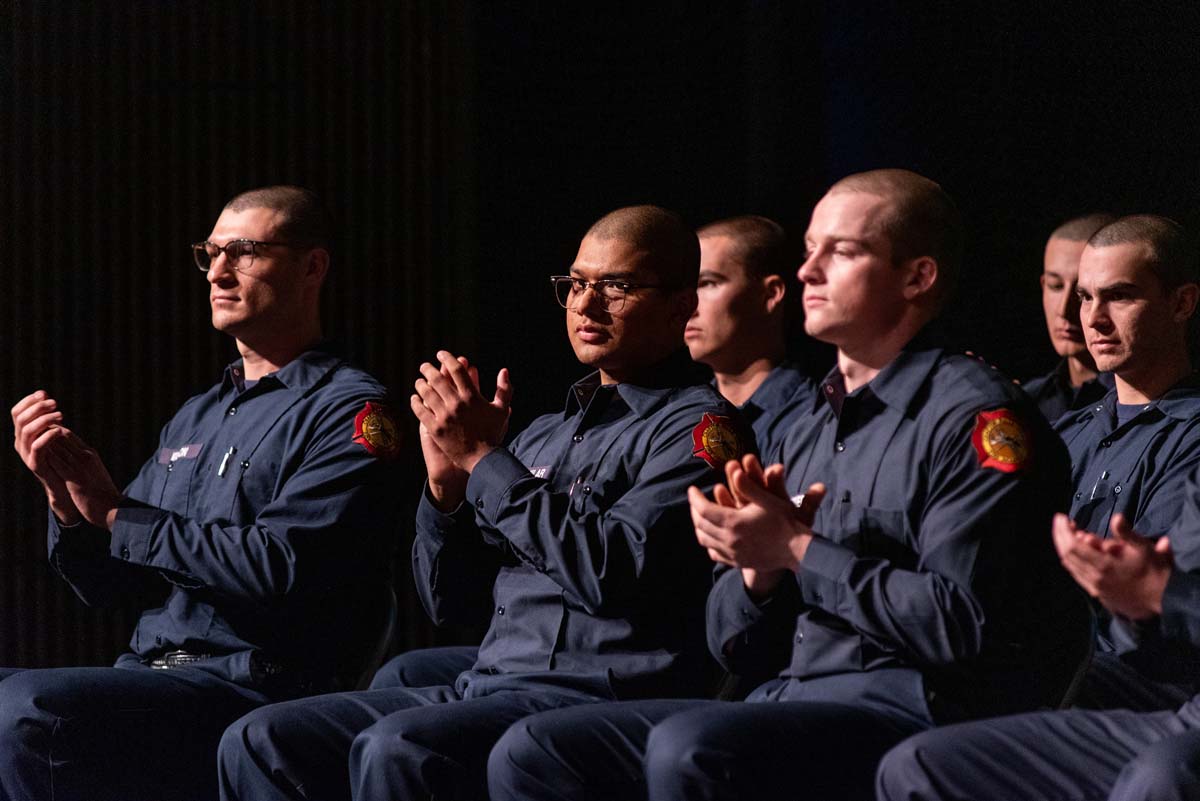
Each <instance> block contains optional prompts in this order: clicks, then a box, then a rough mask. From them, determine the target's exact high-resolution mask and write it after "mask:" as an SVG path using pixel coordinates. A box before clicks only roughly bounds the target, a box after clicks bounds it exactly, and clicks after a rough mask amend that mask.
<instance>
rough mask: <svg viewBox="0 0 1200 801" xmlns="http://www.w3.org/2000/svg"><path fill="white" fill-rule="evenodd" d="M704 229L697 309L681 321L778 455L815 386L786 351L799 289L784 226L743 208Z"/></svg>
mask: <svg viewBox="0 0 1200 801" xmlns="http://www.w3.org/2000/svg"><path fill="white" fill-rule="evenodd" d="M696 234H697V236H699V237H700V281H699V284H698V285H697V291H696V294H697V298H698V300H697V304H696V312H695V313H694V314H693V315H692V319H691V320H689V321H688V324H687V328H686V329H684V332H683V338H684V340H685V341H686V342H687V346H688V351H689V352H690V353H691V355H692V359H693V360H695V361H697V362H700V363H701V364H706V365H708V366H709V367H711V368H712V371H713V377H714V380H715V382H716V385H717V390H718V391H719V392H720V393H721V394H722V395H723V396H724V397H725V398H726V399H727V400H729V401H730V402H732V403H733V404H735V405H736V406H737V407H738V409H739V411H740V412H741V414H742V419H743V420H744V421H745V422H746V423H747V424H749V425H750V426H751V427H752V428H753V430H754V441H755V442H756V443H757V444H758V450H759V452H760V453H761V454H763V455H764V457H768V456H771V455H773V454H774V453H775V452H776V450H777V449H778V446H779V442H780V440H781V439H782V438H783V436H784V435H785V434H786V433H787V430H788V428H789V426H790V423H791V419H792V417H793V416H794V415H795V413H796V411H797V409H798V408H799V407H800V406H802V405H804V404H806V403H811V401H812V400H813V398H814V397H815V396H816V386H815V384H814V383H813V381H812V379H810V378H809V377H808V376H807V375H805V374H804V372H803V371H802V370H801V369H800V366H799V365H798V364H796V363H794V362H791V361H789V360H788V359H787V349H788V341H787V336H788V323H789V314H788V309H789V306H794V305H796V304H794V303H793V298H792V297H791V296H792V295H793V294H796V292H795V290H796V289H798V287H797V286H795V281H789V277H790V274H791V273H792V271H793V270H794V269H795V263H794V262H793V261H792V259H791V253H790V251H789V248H788V242H787V234H786V233H784V230H783V228H781V227H780V226H779V224H778V223H776V222H774V221H773V220H768V219H767V218H765V217H757V216H749V215H748V216H743V217H732V218H729V219H726V220H717V221H716V222H712V223H709V224H708V225H705V226H704V227H703V228H701V229H700V230H699V231H697V232H696Z"/></svg>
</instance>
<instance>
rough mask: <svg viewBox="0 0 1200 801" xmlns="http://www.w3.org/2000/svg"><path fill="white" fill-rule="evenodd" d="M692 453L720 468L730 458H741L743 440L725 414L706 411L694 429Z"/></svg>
mask: <svg viewBox="0 0 1200 801" xmlns="http://www.w3.org/2000/svg"><path fill="white" fill-rule="evenodd" d="M692 455H693V456H699V457H700V458H701V459H703V460H704V461H706V462H708V463H709V465H711V466H712V467H716V468H718V469H719V468H722V467H724V466H725V463H726V462H728V461H729V460H730V459H740V458H741V457H742V440H741V438H740V437H738V435H737V431H736V430H735V429H734V426H733V422H732V421H731V420H730V419H729V418H728V417H725V416H723V415H719V414H709V413H707V412H706V413H705V414H704V416H703V417H701V418H700V422H699V423H697V424H696V427H695V428H693V429H692Z"/></svg>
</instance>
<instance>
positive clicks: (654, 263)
mask: <svg viewBox="0 0 1200 801" xmlns="http://www.w3.org/2000/svg"><path fill="white" fill-rule="evenodd" d="M584 238H585V239H587V238H591V239H597V240H607V239H619V240H621V241H623V242H628V243H630V244H631V245H634V246H635V247H636V248H637V249H638V250H643V251H645V252H646V253H647V254H649V259H648V260H647V262H646V266H648V267H649V268H650V269H651V270H653V271H654V273H655V274H656V275H658V277H659V278H660V279H661V280H662V281H663V283H665V284H667V285H668V286H671V287H695V285H696V280H697V279H698V278H699V276H700V240H698V239H697V238H696V234H695V232H693V231H692V229H691V228H689V227H688V226H687V224H686V223H684V221H683V218H682V217H680V216H679V215H678V214H676V213H675V212H673V211H667V210H666V209H663V208H659V207H658V206H626V207H625V208H622V209H617V210H616V211H612V212H609V213H608V214H605V215H604V216H603V217H601V218H600V219H599V220H597V221H596V222H595V223H594V224H593V225H592V227H591V228H589V229H588V232H587V234H586V236H585V237H584Z"/></svg>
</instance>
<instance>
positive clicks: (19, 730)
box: [0, 671, 62, 754]
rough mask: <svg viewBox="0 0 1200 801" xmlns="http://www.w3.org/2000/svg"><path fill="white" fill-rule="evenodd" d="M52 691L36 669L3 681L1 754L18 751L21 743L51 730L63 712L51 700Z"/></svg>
mask: <svg viewBox="0 0 1200 801" xmlns="http://www.w3.org/2000/svg"><path fill="white" fill-rule="evenodd" d="M52 694H53V689H52V688H51V687H49V686H48V685H47V683H46V681H45V680H44V677H43V676H40V675H38V674H37V672H35V671H25V672H23V673H19V674H15V675H13V676H11V677H9V678H7V679H5V680H4V681H0V753H2V754H12V753H15V750H14V749H16V748H17V747H18V746H19V745H20V744H21V743H25V742H27V741H29V740H31V739H34V738H37V737H41V736H44V735H46V734H48V733H49V731H50V730H51V729H52V727H53V725H54V722H55V720H57V719H58V718H59V716H60V715H61V714H62V710H59V709H57V708H56V707H57V705H56V704H54V703H53V702H52V701H51V696H52Z"/></svg>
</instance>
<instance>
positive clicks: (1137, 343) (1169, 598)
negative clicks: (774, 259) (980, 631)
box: [879, 215, 1200, 801]
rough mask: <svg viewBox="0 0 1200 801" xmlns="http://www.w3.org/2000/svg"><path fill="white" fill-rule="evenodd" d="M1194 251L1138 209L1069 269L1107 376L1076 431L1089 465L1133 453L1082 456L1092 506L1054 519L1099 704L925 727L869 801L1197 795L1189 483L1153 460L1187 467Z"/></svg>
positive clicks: (1199, 534)
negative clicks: (1086, 597)
mask: <svg viewBox="0 0 1200 801" xmlns="http://www.w3.org/2000/svg"><path fill="white" fill-rule="evenodd" d="M1196 259H1197V250H1196V247H1195V243H1194V241H1193V240H1192V239H1191V237H1190V236H1188V235H1187V234H1185V232H1184V231H1183V230H1182V229H1181V228H1179V226H1177V225H1175V224H1174V223H1173V222H1171V221H1169V220H1166V219H1164V218H1161V217H1153V216H1148V215H1143V216H1137V217H1126V218H1123V219H1121V220H1118V221H1117V222H1116V223H1113V224H1112V225H1109V226H1107V227H1105V228H1104V229H1102V230H1100V231H1099V232H1097V233H1096V234H1095V235H1094V236H1093V237H1092V239H1091V240H1090V241H1089V243H1088V248H1087V250H1086V251H1085V252H1084V257H1083V261H1082V262H1081V265H1080V286H1079V292H1080V297H1081V300H1082V318H1083V320H1084V325H1085V327H1086V328H1087V331H1088V345H1089V347H1090V348H1091V350H1092V353H1093V354H1094V355H1095V357H1096V363H1097V366H1099V367H1101V369H1111V370H1112V372H1113V373H1114V375H1115V376H1116V381H1117V386H1116V390H1115V392H1114V393H1111V394H1110V396H1109V397H1107V398H1106V399H1105V402H1104V403H1102V404H1098V406H1097V408H1096V410H1095V412H1096V414H1095V416H1094V417H1091V416H1089V415H1086V414H1084V415H1083V416H1082V417H1081V419H1080V421H1079V423H1078V427H1080V428H1083V431H1082V432H1081V434H1080V436H1086V435H1087V431H1088V429H1098V431H1097V436H1101V437H1103V438H1102V439H1101V440H1100V442H1099V444H1098V446H1097V448H1096V452H1095V454H1094V458H1095V459H1096V460H1097V461H1100V460H1102V459H1103V458H1104V457H1106V454H1107V452H1108V450H1109V449H1111V448H1119V447H1121V443H1120V440H1121V438H1122V437H1129V438H1130V439H1132V440H1133V443H1134V446H1133V447H1129V446H1125V450H1127V451H1130V452H1131V455H1130V456H1126V458H1124V459H1120V458H1118V459H1116V460H1114V462H1113V464H1111V465H1107V464H1094V465H1089V467H1090V470H1091V473H1092V474H1093V475H1091V477H1090V478H1091V479H1095V480H1096V481H1097V484H1096V486H1095V487H1094V488H1093V489H1092V490H1089V489H1088V488H1087V487H1086V486H1083V487H1081V490H1082V494H1083V495H1084V498H1083V500H1086V498H1087V496H1088V494H1090V493H1091V492H1092V491H1094V492H1095V494H1096V496H1097V499H1096V504H1095V505H1096V507H1098V508H1095V509H1089V508H1087V507H1086V505H1085V506H1084V507H1083V508H1082V509H1077V508H1076V507H1077V506H1079V502H1078V501H1077V503H1076V504H1075V505H1074V506H1073V509H1072V511H1073V513H1074V516H1075V519H1074V520H1072V519H1071V518H1068V517H1067V516H1065V515H1059V516H1058V517H1057V518H1056V519H1055V524H1054V541H1055V545H1056V546H1057V548H1058V552H1059V555H1060V558H1061V559H1062V562H1063V564H1064V565H1065V566H1066V568H1067V570H1068V571H1070V573H1071V574H1072V576H1074V577H1075V580H1076V581H1077V582H1078V583H1079V584H1080V586H1082V587H1083V588H1084V589H1085V590H1086V591H1087V592H1088V593H1089V594H1090V595H1092V596H1093V597H1094V598H1096V599H1097V601H1098V602H1099V603H1100V604H1101V605H1102V606H1103V608H1104V610H1105V613H1106V614H1105V616H1104V623H1105V625H1104V626H1102V628H1101V637H1100V647H1101V649H1103V652H1102V653H1101V654H1098V660H1097V663H1095V664H1094V665H1093V669H1094V671H1095V669H1096V668H1099V670H1098V671H1095V672H1093V673H1092V674H1089V686H1088V687H1087V688H1085V694H1086V695H1087V698H1086V699H1085V700H1086V701H1087V703H1088V705H1089V706H1105V707H1109V710H1108V711H1099V710H1096V711H1083V710H1076V711H1070V712H1060V713H1041V714H1030V715H1019V716H1014V717H1008V718H1001V719H998V720H988V721H980V722H976V723H971V724H966V725H960V726H952V727H948V728H946V729H944V730H934V731H931V732H927V733H925V734H922V735H920V736H919V737H916V738H913V739H912V740H910V741H907V742H905V743H904V744H903V745H901V746H899V747H898V748H896V749H895V750H894V751H893V752H892V753H891V754H889V756H888V757H887V759H886V760H885V761H884V763H883V765H882V767H881V770H880V778H879V781H880V790H881V793H882V795H883V797H885V798H888V799H900V798H905V799H910V798H912V799H916V798H921V799H933V798H941V799H951V798H964V797H969V798H973V799H985V800H986V799H1011V798H1021V799H1056V800H1057V799H1071V798H1078V799H1084V798H1087V799H1092V798H1109V799H1113V800H1114V801H1117V800H1118V799H1119V800H1120V801H1133V799H1181V798H1197V797H1200V773H1198V770H1200V730H1198V727H1200V699H1198V698H1196V697H1192V698H1191V700H1190V701H1187V699H1188V698H1189V696H1195V694H1196V693H1198V692H1200V612H1198V610H1200V604H1198V601H1200V487H1198V486H1197V483H1196V474H1195V472H1194V471H1193V470H1192V469H1190V467H1189V469H1188V470H1187V471H1186V476H1187V480H1186V483H1185V481H1184V480H1183V479H1182V478H1181V477H1180V476H1178V475H1159V473H1160V472H1163V471H1159V470H1157V468H1156V465H1155V463H1156V462H1157V461H1159V460H1161V461H1162V462H1164V463H1166V464H1170V463H1171V462H1172V461H1174V462H1175V463H1176V465H1177V466H1182V465H1191V466H1194V465H1195V464H1196V457H1195V454H1194V451H1195V450H1196V443H1195V439H1196V433H1195V431H1194V428H1195V424H1194V422H1193V421H1194V415H1195V410H1196V390H1195V389H1194V387H1195V380H1194V377H1193V375H1192V374H1191V373H1190V366H1189V363H1188V360H1187V339H1188V337H1187V323H1188V321H1189V319H1190V318H1191V316H1192V314H1193V312H1194V310H1195V307H1196V303H1197V296H1198V295H1200V286H1198V285H1197V275H1196ZM1114 396H1115V397H1114ZM1189 416H1192V419H1191V420H1189V419H1188V417H1189ZM1138 421H1140V425H1141V426H1142V427H1144V428H1146V429H1148V431H1139V430H1138V429H1137V428H1136V426H1137V425H1138ZM1104 429H1107V430H1108V431H1110V432H1111V433H1107V434H1105V433H1103V430H1104ZM1131 457H1132V458H1131ZM1139 482H1140V483H1141V484H1142V486H1140V487H1139V486H1138V483H1139ZM1085 484H1086V482H1085ZM1124 487H1129V488H1130V490H1129V491H1123V490H1122V488H1124ZM1127 496H1134V497H1129V498H1128V499H1127ZM1135 529H1136V531H1135ZM1164 532H1166V536H1161V535H1162V534H1163V533H1164ZM1185 701H1187V703H1185ZM1116 707H1120V708H1119V709H1114V708H1116Z"/></svg>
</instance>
